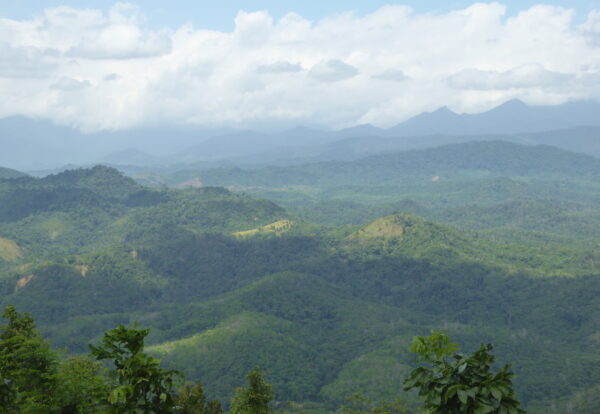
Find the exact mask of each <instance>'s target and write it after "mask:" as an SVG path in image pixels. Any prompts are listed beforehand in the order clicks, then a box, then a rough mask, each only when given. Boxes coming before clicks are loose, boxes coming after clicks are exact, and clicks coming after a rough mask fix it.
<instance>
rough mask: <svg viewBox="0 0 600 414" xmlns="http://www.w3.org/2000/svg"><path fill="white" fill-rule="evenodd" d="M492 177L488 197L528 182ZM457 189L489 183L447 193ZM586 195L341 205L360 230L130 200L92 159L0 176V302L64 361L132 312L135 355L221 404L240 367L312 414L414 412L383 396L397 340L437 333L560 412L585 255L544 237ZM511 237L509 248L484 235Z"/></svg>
mask: <svg viewBox="0 0 600 414" xmlns="http://www.w3.org/2000/svg"><path fill="white" fill-rule="evenodd" d="M493 180H495V181H493V182H495V183H498V184H497V186H498V189H499V190H498V191H507V189H508V190H509V191H513V192H518V191H522V190H519V189H520V188H521V189H522V188H534V189H540V188H541V187H540V186H537V185H536V184H530V183H529V184H523V186H522V185H521V184H520V182H518V181H515V180H513V179H508V178H506V179H505V178H501V177H500V178H497V179H496V178H495V179H493ZM590 180H591V179H590ZM587 182H588V181H585V180H583V181H581V183H587ZM589 182H591V181H589ZM433 184H437V183H432V185H433ZM581 185H582V186H583V187H584V188H585V185H586V184H581ZM446 188H452V187H446ZM476 188H478V189H479V190H477V191H483V190H484V189H488V190H489V186H484V185H483V184H482V183H481V182H479V183H477V182H475V184H474V186H472V187H471V188H470V189H469V188H468V189H466V190H465V191H472V192H473V194H476V193H477V191H476V190H475V189H476ZM490 191H492V193H493V191H496V190H493V189H492V190H490ZM540 191H541V190H540ZM463 194H465V193H463ZM438 197H444V194H438ZM481 197H487V195H481ZM588 197H589V198H588V199H585V198H584V196H582V197H581V199H580V200H570V201H568V202H567V201H563V202H562V203H558V202H552V203H543V202H540V201H537V200H536V199H532V200H530V201H506V202H505V203H493V202H492V203H489V204H485V205H483V204H475V205H472V206H471V207H469V208H461V207H460V206H459V205H458V203H457V205H454V206H449V207H447V208H445V209H443V208H439V207H436V203H434V202H429V203H427V202H425V201H423V200H419V201H417V202H415V201H406V200H405V201H399V202H397V203H390V204H385V203H382V204H380V205H379V206H378V207H375V208H374V211H375V212H377V211H379V212H383V211H384V210H385V209H387V208H393V209H397V210H405V211H411V212H413V213H418V214H421V215H424V216H427V217H429V218H428V219H425V218H420V217H418V216H415V215H412V214H407V213H402V212H398V211H391V212H388V213H387V214H382V216H383V217H373V219H372V220H370V221H369V220H368V216H369V214H374V213H372V212H371V213H368V214H367V213H366V208H367V207H368V205H367V204H362V203H361V202H360V201H359V202H356V201H355V202H354V203H355V204H353V205H351V206H353V207H352V209H351V210H352V211H353V212H360V211H361V210H360V209H363V208H364V209H365V210H363V211H365V213H364V215H363V216H361V218H360V220H357V222H363V221H367V223H365V224H363V225H353V226H339V227H324V226H320V225H316V224H311V223H308V222H306V221H305V220H302V219H301V218H298V217H295V216H294V215H292V214H290V213H288V212H287V211H286V210H284V209H283V208H281V207H279V206H278V205H276V204H274V203H273V202H271V201H266V200H261V199H256V198H252V197H249V196H247V195H243V194H239V193H233V192H230V191H228V190H225V189H223V188H213V187H206V188H195V189H184V190H176V189H148V188H145V187H142V186H140V185H139V184H137V183H135V182H134V181H132V180H131V179H129V178H126V177H124V176H122V175H121V174H120V173H118V172H117V171H115V170H112V169H108V168H104V167H97V168H94V169H90V170H74V171H69V172H66V173H63V174H58V175H55V176H51V177H48V178H43V179H35V178H28V177H26V178H21V179H18V180H7V181H4V182H2V187H1V191H0V206H2V207H1V208H0V306H5V305H6V304H9V303H12V304H14V305H15V306H17V308H18V309H20V310H22V311H28V312H31V314H32V315H33V317H34V318H35V319H36V321H38V323H39V325H40V327H41V329H42V331H43V332H44V334H45V335H46V336H47V337H48V338H50V340H51V341H52V343H53V345H54V346H57V347H64V348H66V349H67V350H68V352H70V353H82V352H86V351H87V344H89V343H94V342H97V341H98V340H99V338H100V335H101V334H102V333H103V332H104V331H106V330H108V329H111V328H113V327H114V326H116V325H118V324H130V323H133V322H134V321H138V322H139V323H140V325H141V326H144V327H150V328H151V335H150V338H149V340H150V345H151V347H150V348H149V349H150V350H151V351H152V352H153V353H154V354H155V355H157V356H159V357H160V358H162V359H163V360H164V362H165V364H166V365H167V366H169V367H174V368H178V369H180V370H182V371H183V372H184V373H185V374H186V375H187V377H188V378H189V379H192V380H201V381H202V382H203V383H204V384H205V389H206V392H207V394H208V395H210V396H211V398H218V399H220V400H221V401H222V402H223V403H225V404H227V403H228V398H229V397H230V396H231V395H232V393H233V390H234V389H235V387H237V386H239V385H241V381H242V379H243V376H244V374H245V373H246V372H247V371H249V370H250V369H252V368H253V367H254V366H256V365H257V364H258V365H260V366H261V367H262V368H263V369H264V370H265V372H266V374H267V376H268V378H269V381H270V382H271V383H272V384H273V386H274V391H275V393H276V395H277V401H279V402H282V403H283V402H285V401H296V402H301V403H303V404H305V405H306V406H307V407H308V406H310V407H313V408H314V409H318V410H327V409H330V410H335V409H336V408H338V407H339V406H340V405H341V404H343V403H344V401H345V399H346V398H347V397H349V396H351V395H352V394H354V393H357V392H358V393H361V394H364V395H366V396H368V397H370V398H373V399H374V400H375V401H383V400H391V399H394V398H397V397H400V398H402V399H404V400H405V401H408V402H409V403H414V402H415V401H416V400H415V396H414V395H413V394H405V393H403V392H401V391H400V389H401V388H402V387H401V382H402V379H403V377H404V376H405V375H406V374H407V372H409V371H410V369H411V368H412V367H414V364H415V359H414V356H413V355H412V354H411V353H410V352H409V351H408V349H407V347H408V344H409V343H410V341H411V338H412V337H413V336H414V335H420V334H427V333H428V332H429V330H430V329H443V330H446V331H447V332H448V333H449V334H450V335H451V336H452V337H453V338H456V339H457V340H458V341H460V342H461V343H463V344H465V345H466V349H467V350H473V349H475V348H476V347H477V346H478V345H479V343H481V342H488V341H489V342H492V343H494V344H495V345H496V350H497V355H498V359H499V362H500V363H504V362H511V363H513V366H514V369H515V371H516V373H517V378H516V386H517V392H518V395H519V398H520V399H521V400H522V401H523V402H524V404H525V405H526V406H527V407H529V408H530V412H532V413H546V412H560V411H556V410H555V411H552V410H553V408H552V407H563V406H565V404H571V403H573V404H580V403H581V398H582V397H581V396H582V395H589V394H590V393H591V392H592V390H593V389H594V387H597V386H598V384H600V376H598V375H596V374H595V372H600V370H596V369H595V367H596V365H597V364H599V363H600V359H599V358H598V354H597V352H596V348H597V341H598V340H597V337H598V332H599V331H600V326H598V323H597V321H600V313H599V312H600V311H599V309H600V306H598V305H599V303H597V302H598V300H599V299H598V298H600V278H599V277H598V274H599V273H600V272H599V271H598V269H597V267H596V264H597V263H599V262H600V257H598V253H597V252H598V250H597V249H594V248H593V247H592V246H588V247H587V248H584V247H582V246H583V244H580V245H571V244H570V243H566V242H565V243H562V242H561V240H560V238H559V235H560V234H562V235H563V236H564V237H567V238H573V237H575V236H574V233H575V232H577V231H578V230H577V229H579V228H580V227H581V226H583V227H586V228H587V229H588V233H586V234H585V235H583V236H586V237H590V238H591V237H593V236H594V235H595V234H596V233H595V227H593V223H595V221H594V220H595V215H594V214H595V213H594V211H596V210H594V208H593V206H594V204H593V200H592V197H593V195H589V196H588ZM335 205H336V204H332V207H331V213H328V214H331V215H333V214H334V210H335ZM356 206H358V207H359V208H356ZM390 206H391V207H390ZM378 209H379V210H378ZM340 211H343V210H340ZM392 213H393V214H392ZM435 217H440V218H442V219H443V221H446V222H447V223H455V224H459V225H460V227H457V226H453V225H450V224H439V223H436V222H434V221H431V218H434V219H435ZM567 217H570V219H567ZM578 220H580V221H578ZM558 224H560V226H558ZM510 226H515V228H517V227H518V228H519V229H521V231H523V232H525V233H526V234H527V237H524V238H523V239H524V240H525V241H526V242H527V243H526V244H521V243H520V241H519V240H518V239H519V237H520V236H518V235H517V236H518V237H517V236H515V237H511V236H510V234H504V235H503V236H502V235H501V234H500V233H501V229H507V228H511V227H510ZM556 226H558V228H557V229H554V227H556ZM533 229H535V231H536V232H538V233H539V234H541V236H539V238H535V237H534V236H532V234H534V230H533ZM549 230H552V231H555V233H549V232H548V231H549ZM549 234H555V235H556V237H557V238H555V239H553V242H552V243H547V242H546V241H547V240H548V239H547V237H549V236H548V235H549ZM536 237H537V236H536ZM545 237H546V238H545ZM536 240H537V241H536ZM579 240H580V241H581V240H583V238H580V239H579ZM557 372H559V373H560V375H556V373H557ZM390 379H391V380H390ZM590 403H591V402H590ZM581 406H582V407H584V405H581ZM557 409H558V408H557ZM582 410H583V408H582ZM581 412H582V413H583V412H585V411H581Z"/></svg>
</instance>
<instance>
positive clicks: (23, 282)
mask: <svg viewBox="0 0 600 414" xmlns="http://www.w3.org/2000/svg"><path fill="white" fill-rule="evenodd" d="M34 278H35V275H27V276H23V277H22V278H20V279H19V280H17V285H16V286H15V289H16V290H19V289H22V288H24V287H25V286H27V284H28V283H29V282H31V281H32V280H33V279H34Z"/></svg>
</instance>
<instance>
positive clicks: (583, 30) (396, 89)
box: [0, 3, 600, 130]
mask: <svg viewBox="0 0 600 414" xmlns="http://www.w3.org/2000/svg"><path fill="white" fill-rule="evenodd" d="M505 13H506V7H504V6H503V5H502V4H499V3H476V4H474V5H472V6H471V7H468V8H466V9H463V10H456V11H453V12H448V13H444V14H418V13H415V12H414V11H412V10H411V9H410V8H408V7H405V6H386V7H383V8H381V9H379V10H377V11H375V12H373V13H371V14H369V15H367V16H357V15H355V14H352V13H342V14H339V15H335V16H330V17H328V18H325V19H323V20H321V21H309V20H307V19H305V18H303V17H302V16H299V15H297V14H294V13H290V14H288V15H286V16H284V17H283V18H281V19H278V20H276V19H273V17H271V16H270V15H269V13H268V12H266V11H259V12H253V13H250V12H244V11H241V12H239V13H238V15H237V16H236V17H235V28H234V30H233V31H231V32H220V31H214V30H205V29H202V28H197V27H193V26H191V25H186V26H182V27H179V28H170V29H165V30H151V29H148V27H147V26H146V22H145V18H144V16H143V9H140V8H138V7H136V6H133V5H131V4H127V3H118V4H115V5H114V6H113V7H112V8H111V9H110V10H109V12H107V13H102V12H101V11H99V10H93V9H76V8H70V7H57V8H50V9H47V10H45V11H44V12H43V13H42V14H41V15H40V16H38V17H36V18H34V19H31V20H10V19H1V18H0V39H1V42H2V43H0V94H2V96H3V98H4V99H2V100H0V116H8V115H17V114H21V115H26V116H35V117H41V118H47V119H52V120H54V121H56V122H59V123H64V124H69V125H75V126H78V127H80V128H82V129H84V130H96V129H118V128H127V127H131V126H136V125H143V124H149V123H160V122H178V123H197V124H206V125H208V124H211V125H215V124H228V125H238V126H249V127H251V126H252V125H253V124H265V123H267V122H269V120H273V121H274V122H278V123H284V122H288V123H290V124H302V123H311V124H324V125H328V126H331V127H344V126H350V125H354V124H360V123H366V122H370V123H373V124H376V125H379V126H390V125H393V124H395V123H397V122H400V121H402V120H403V119H405V118H407V117H409V116H412V115H414V114H417V113H419V112H422V111H429V110H434V109H436V108H438V107H440V106H444V105H446V106H449V107H450V108H451V109H453V110H455V111H459V112H460V111H466V112H474V111H480V110H484V109H488V108H490V107H492V106H494V105H497V104H499V103H502V102H503V101H504V100H507V99H511V98H521V99H524V100H525V101H527V102H530V103H536V104H544V103H559V102H564V101H566V100H574V99H600V85H599V82H598V79H600V12H598V11H596V12H592V13H590V14H589V16H587V18H586V19H585V21H584V23H583V24H581V25H579V26H577V25H576V24H575V23H574V20H573V16H574V12H573V11H572V10H569V9H565V8H559V7H553V6H547V5H538V6H535V7H532V8H530V9H527V10H523V11H522V12H520V13H518V14H517V15H515V16H512V17H507V16H506V14H505ZM75 91H76V93H74V92H75Z"/></svg>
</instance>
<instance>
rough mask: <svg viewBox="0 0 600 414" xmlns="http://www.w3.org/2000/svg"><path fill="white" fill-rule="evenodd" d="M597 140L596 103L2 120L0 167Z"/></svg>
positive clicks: (245, 161) (307, 156)
mask: <svg viewBox="0 0 600 414" xmlns="http://www.w3.org/2000/svg"><path fill="white" fill-rule="evenodd" d="M549 131H552V132H551V133H550V132H549ZM598 137H600V103H598V102H592V101H585V102H568V103H565V104H562V105H556V106H530V105H526V104H525V103H523V102H521V101H519V100H512V101H508V102H506V103H504V104H502V105H500V106H498V107H496V108H493V109H491V110H489V111H487V112H482V113H478V114H457V113H455V112H452V111H451V110H449V109H448V108H446V107H444V108H441V109H438V110H437V111H434V112H428V113H423V114H420V115H417V116H415V117H413V118H411V119H408V120H407V121H405V122H402V123H400V124H398V125H396V126H394V127H392V128H389V129H381V128H377V127H374V126H372V125H359V126H356V127H352V128H347V129H343V130H339V131H324V130H317V129H311V128H306V127H298V128H295V129H291V130H287V131H283V132H279V133H261V132H256V131H236V130H234V129H206V128H196V127H181V126H173V127H168V126H163V127H160V128H146V129H137V130H129V131H118V132H101V133H93V134H83V133H81V132H79V131H77V130H75V129H72V128H69V127H63V126H57V125H54V124H52V123H50V122H48V121H39V120H30V119H26V118H21V117H14V118H5V119H0V148H1V149H2V151H0V165H4V166H8V167H11V168H16V169H19V170H29V171H30V170H44V169H53V168H57V167H61V166H62V165H65V164H78V165H90V164H94V163H103V164H107V165H115V166H129V167H153V168H157V167H158V166H161V167H165V166H168V167H170V168H181V167H182V166H185V165H189V166H192V167H198V166H204V167H206V168H211V167H215V166H232V165H238V166H242V167H243V166H251V165H255V166H264V165H278V164H279V165H281V164H284V165H287V164H290V163H295V164H298V163H303V162H309V161H318V160H336V159H341V160H343V159H355V158H357V157H361V156H365V155H368V154H376V153H381V152H386V151H398V150H407V149H417V148H427V147H432V146H436V145H443V144H449V143H456V142H466V141H472V140H474V138H476V139H477V140H482V139H483V140H489V139H500V138H501V139H502V140H507V141H513V142H519V143H527V144H543V143H547V144H551V145H555V146H558V147H561V148H564V149H568V150H573V151H579V152H585V153H588V154H591V155H595V156H600V143H599V141H600V139H598Z"/></svg>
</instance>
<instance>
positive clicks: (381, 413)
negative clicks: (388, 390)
mask: <svg viewBox="0 0 600 414" xmlns="http://www.w3.org/2000/svg"><path fill="white" fill-rule="evenodd" d="M367 413H368V414H409V413H410V411H409V409H408V407H407V406H406V404H404V402H403V401H402V400H400V399H395V400H392V401H384V402H381V403H379V404H377V403H375V402H374V401H373V400H371V399H370V398H367V397H365V396H363V395H361V394H358V393H354V394H352V395H351V396H350V397H348V398H347V399H346V401H345V404H344V405H342V406H341V407H340V408H339V409H338V410H337V411H336V414H367Z"/></svg>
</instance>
